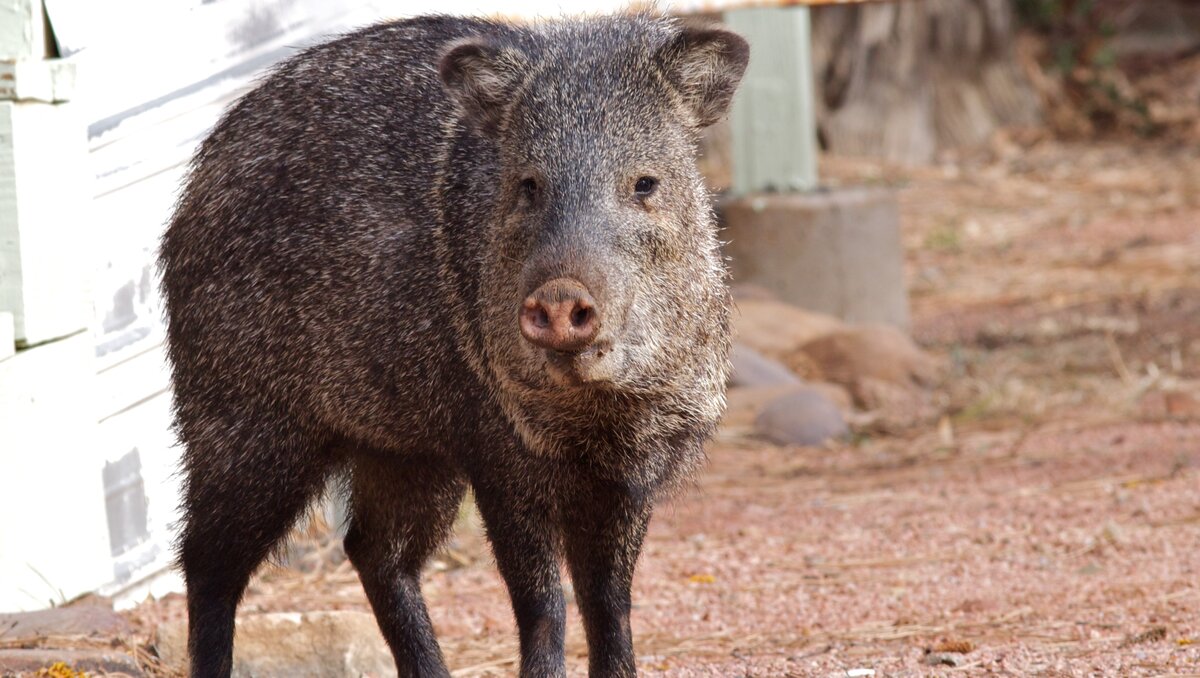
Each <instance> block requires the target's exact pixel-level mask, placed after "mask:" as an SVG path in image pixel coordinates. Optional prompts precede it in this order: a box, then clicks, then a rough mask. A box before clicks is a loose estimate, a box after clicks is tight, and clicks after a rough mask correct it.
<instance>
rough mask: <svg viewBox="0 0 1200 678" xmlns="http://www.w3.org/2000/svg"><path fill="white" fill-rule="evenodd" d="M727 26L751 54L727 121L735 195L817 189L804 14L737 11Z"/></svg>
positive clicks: (797, 10)
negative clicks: (747, 44) (742, 39)
mask: <svg viewBox="0 0 1200 678" xmlns="http://www.w3.org/2000/svg"><path fill="white" fill-rule="evenodd" d="M725 20H726V22H727V23H728V24H729V26H730V27H731V28H733V29H734V30H736V31H738V32H740V33H741V34H742V35H744V36H746V38H747V39H748V40H749V41H750V44H751V50H752V51H751V55H750V65H749V67H747V69H746V75H745V77H744V78H743V80H742V84H741V87H740V89H739V90H738V93H737V96H736V97H735V98H734V101H733V108H732V111H731V112H730V117H729V120H730V126H731V131H732V135H731V136H732V148H733V159H732V160H733V187H732V188H733V193H735V194H738V195H744V194H746V193H756V192H759V191H795V190H811V189H813V188H816V186H817V124H816V114H815V112H814V109H813V96H814V92H813V73H812V58H811V54H812V51H811V42H810V38H809V36H810V34H811V33H810V27H809V12H808V8H807V7H786V8H755V9H738V10H734V11H731V12H728V13H727V14H726V15H725Z"/></svg>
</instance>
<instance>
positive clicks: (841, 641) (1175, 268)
mask: <svg viewBox="0 0 1200 678" xmlns="http://www.w3.org/2000/svg"><path fill="white" fill-rule="evenodd" d="M1001 142H1003V140H1001ZM824 172H825V173H826V176H828V177H830V178H831V180H832V181H835V182H840V183H843V184H853V183H862V182H869V183H887V184H890V185H893V186H895V187H896V188H897V191H898V195H899V197H900V201H901V208H902V213H903V221H904V228H905V233H906V240H907V247H908V250H909V252H908V254H909V262H910V270H909V277H910V281H911V286H912V293H913V307H914V334H915V336H916V337H917V339H918V340H919V341H920V342H921V343H922V344H923V345H924V346H925V347H926V348H927V349H928V350H930V351H932V352H933V353H935V354H938V355H940V356H943V357H944V358H945V360H946V361H947V363H948V364H949V365H950V370H949V376H948V377H947V379H946V383H945V386H944V387H943V389H942V390H941V392H940V393H939V404H940V407H941V408H942V412H943V413H944V416H942V417H941V418H940V421H935V422H933V423H928V422H925V423H922V422H915V423H914V424H913V425H912V426H911V427H910V428H909V429H908V430H907V431H904V432H901V433H899V434H895V433H893V434H890V435H881V434H870V433H869V432H867V431H860V432H859V435H858V436H857V438H856V440H855V441H854V442H853V443H843V444H837V445H833V446H830V447H827V448H821V449H817V448H783V447H777V446H773V445H770V444H767V443H764V442H761V441H759V440H756V439H755V438H754V437H753V436H752V435H751V433H750V431H748V430H745V429H742V428H739V427H736V426H728V427H726V428H725V430H723V431H722V433H721V435H720V436H719V438H718V439H717V440H716V441H715V442H714V444H713V445H712V446H711V450H710V455H711V464H710V466H709V468H708V469H707V471H706V472H705V473H704V475H703V476H702V478H701V479H700V480H699V482H698V486H697V487H696V488H695V490H694V491H692V492H690V493H688V494H686V495H685V496H683V497H681V498H679V499H677V500H676V501H674V502H673V503H671V504H670V505H668V506H664V507H663V508H662V509H661V510H660V511H659V513H658V516H657V517H656V520H655V523H654V525H653V528H652V530H651V533H650V536H649V538H648V540H647V545H646V548H645V552H644V555H643V557H642V562H641V568H640V570H639V574H638V578H637V581H636V592H635V601H636V609H635V611H634V615H633V626H634V633H635V638H636V645H637V653H638V657H639V668H640V670H641V671H642V672H643V673H644V674H645V675H664V676H828V675H847V674H846V671H848V670H852V669H871V670H874V671H875V673H874V675H877V676H883V675H890V676H922V675H943V674H951V673H955V674H963V675H1011V676H1026V675H1040V676H1093V675H1105V676H1142V675H1145V676H1151V675H1156V676H1161V675H1200V405H1198V403H1200V388H1197V383H1198V381H1197V380H1198V379H1200V151H1197V150H1196V149H1191V150H1188V149H1181V148H1167V147H1149V146H1095V145H1093V146H1061V145H1058V144H1055V143H1051V142H1043V143H1040V144H1035V145H1033V146H1028V145H1027V146H1021V147H1017V146H1015V145H1014V144H1012V143H1010V142H1003V143H1001V144H1000V145H999V146H998V148H996V149H993V153H992V154H991V159H988V160H980V161H972V160H959V161H955V162H947V163H946V164H944V165H942V166H940V167H930V168H916V169H897V168H888V167H882V166H880V165H878V164H877V163H872V162H860V161H854V160H848V159H827V161H826V163H825V167H824ZM732 397H733V398H734V399H735V400H736V399H737V398H738V397H739V395H738V394H737V393H734V394H733V395H732ZM477 525H478V522H477V520H474V519H472V518H470V517H467V518H465V519H464V520H463V521H462V525H461V526H460V530H459V534H458V536H457V537H456V539H455V542H454V543H453V544H452V545H451V547H450V549H449V551H448V552H447V554H446V555H445V556H443V557H442V558H441V559H440V560H439V561H438V562H437V563H435V566H434V567H433V568H431V570H430V572H429V574H428V575H427V577H426V584H425V590H426V594H427V597H428V600H429V604H430V608H431V613H432V616H433V618H434V620H435V623H436V625H437V628H438V631H439V635H440V638H441V641H442V644H443V647H444V649H445V651H446V656H447V660H448V662H449V663H450V665H451V667H452V669H454V675H456V676H486V675H512V674H513V673H514V666H515V659H516V657H515V651H516V650H515V636H514V629H513V623H512V620H511V614H510V612H509V609H508V604H507V599H506V597H505V595H504V592H503V587H502V584H501V582H500V580H499V578H498V576H497V575H496V574H495V572H494V568H493V565H492V563H491V561H490V558H489V557H488V555H487V551H486V545H485V544H484V542H483V540H482V537H481V536H480V532H479V529H478V526H477ZM315 553H316V554H317V556H319V558H317V559H318V560H322V561H323V562H325V563H327V564H325V565H322V566H321V567H318V568H317V570H316V571H314V572H302V571H299V570H296V569H287V568H274V569H271V570H269V571H267V572H265V573H264V574H262V575H260V577H259V578H258V579H257V580H256V582H255V584H254V585H253V587H252V590H251V591H250V593H249V595H248V596H247V599H246V603H245V605H244V608H243V610H244V611H247V612H251V611H255V610H311V609H337V608H360V609H365V602H364V598H363V595H362V593H361V589H360V588H359V586H358V583H357V579H356V577H355V575H354V573H353V571H352V570H350V569H349V567H348V566H347V565H346V564H344V563H343V564H341V565H333V564H328V563H329V562H330V561H329V555H330V551H329V550H326V551H325V552H321V551H317V552H315ZM310 556H311V554H310ZM332 557H333V560H332V562H334V563H336V562H337V557H336V551H335V550H334V551H333V556H332ZM312 559H313V558H312V557H310V558H309V560H312ZM300 560H301V561H303V560H304V559H303V558H302V559H300ZM571 608H572V619H571V626H570V629H569V638H570V640H569V653H568V654H569V662H570V672H571V674H572V675H583V674H584V672H585V667H586V661H585V657H584V654H583V646H582V631H581V629H580V626H579V623H578V619H577V616H576V615H575V614H574V606H573V605H572V606H571ZM180 614H182V601H181V600H180V599H178V598H168V599H166V600H163V601H159V602H157V603H150V604H147V605H143V606H142V607H140V608H138V609H137V610H135V611H134V612H132V613H131V618H132V619H134V620H135V622H136V623H137V624H139V625H140V628H141V629H142V630H143V631H144V632H145V633H146V634H147V636H149V635H151V634H152V633H153V628H154V625H155V624H156V623H158V622H159V621H161V620H163V619H166V618H171V617H177V616H179V615H180ZM956 651H957V652H956ZM851 675H854V674H851ZM858 675H869V674H864V673H859V674H858Z"/></svg>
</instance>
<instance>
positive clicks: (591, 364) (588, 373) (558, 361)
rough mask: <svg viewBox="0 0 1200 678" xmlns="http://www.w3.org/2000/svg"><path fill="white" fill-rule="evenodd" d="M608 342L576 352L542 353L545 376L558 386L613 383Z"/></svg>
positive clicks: (588, 385)
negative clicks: (544, 362)
mask: <svg viewBox="0 0 1200 678" xmlns="http://www.w3.org/2000/svg"><path fill="white" fill-rule="evenodd" d="M612 351H613V346H612V344H611V343H609V342H597V343H595V344H593V345H591V346H589V347H588V348H586V349H584V350H582V351H577V352H567V351H551V350H546V351H544V354H545V357H546V374H547V375H548V376H549V377H550V379H551V381H553V382H554V383H555V384H557V385H559V386H569V387H599V386H603V385H605V384H609V383H611V382H612V381H613V376H614V375H613V370H612V368H613V365H612V362H613V361H612V360H611V358H610V354H611V353H612Z"/></svg>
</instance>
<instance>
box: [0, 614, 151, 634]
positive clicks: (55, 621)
mask: <svg viewBox="0 0 1200 678" xmlns="http://www.w3.org/2000/svg"><path fill="white" fill-rule="evenodd" d="M132 630H133V627H131V626H130V625H129V622H128V621H126V620H125V618H124V617H122V616H121V615H119V614H117V613H116V612H113V611H112V609H110V608H108V607H104V606H100V605H71V606H68V607H55V608H51V609H49V610H38V611H36V612H13V613H6V614H0V641H5V642H9V641H24V640H34V639H38V638H45V637H47V636H121V635H125V634H128V633H130V632H131V631H132Z"/></svg>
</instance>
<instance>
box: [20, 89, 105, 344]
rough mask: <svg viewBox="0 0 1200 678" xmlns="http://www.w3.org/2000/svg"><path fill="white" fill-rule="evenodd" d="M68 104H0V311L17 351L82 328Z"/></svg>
mask: <svg viewBox="0 0 1200 678" xmlns="http://www.w3.org/2000/svg"><path fill="white" fill-rule="evenodd" d="M73 106H74V104H70V103H63V104H47V103H40V102H24V101H22V102H11V101H0V276H2V277H0V311H9V312H11V313H13V316H14V321H15V329H16V340H17V343H18V344H19V345H33V344H37V343H41V342H44V341H48V340H50V339H54V338H57V337H63V336H67V335H69V334H72V333H74V332H78V331H80V330H82V329H84V328H85V327H87V324H88V319H89V317H90V315H91V309H90V300H89V299H88V296H87V293H86V288H87V285H86V275H85V271H86V269H87V267H86V265H85V263H84V256H85V254H86V253H87V252H88V248H87V246H86V245H85V241H84V238H85V236H86V234H87V231H86V230H85V228H84V223H83V218H84V214H85V210H86V207H87V197H88V192H87V170H86V160H87V156H86V153H87V145H86V143H87V142H86V137H85V136H84V128H83V124H82V123H81V122H80V120H79V119H78V117H77V116H76V114H75V113H76V111H75V109H74V108H73Z"/></svg>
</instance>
